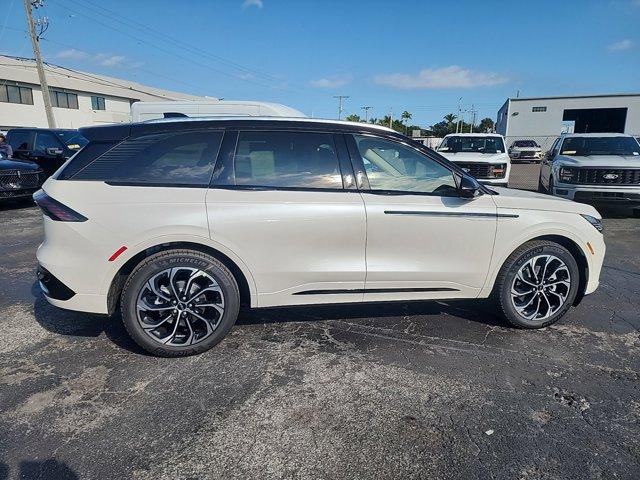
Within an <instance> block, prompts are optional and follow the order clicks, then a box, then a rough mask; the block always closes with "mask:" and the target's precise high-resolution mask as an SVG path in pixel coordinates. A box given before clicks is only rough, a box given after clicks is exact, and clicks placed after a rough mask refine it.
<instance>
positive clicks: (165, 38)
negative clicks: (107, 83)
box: [71, 0, 279, 81]
mask: <svg viewBox="0 0 640 480" xmlns="http://www.w3.org/2000/svg"><path fill="white" fill-rule="evenodd" d="M71 1H73V2H74V3H75V4H76V5H78V6H80V7H82V8H86V9H87V10H89V11H92V12H93V13H98V14H100V15H104V14H103V13H99V12H97V11H96V10H95V8H98V9H100V10H102V11H103V12H106V13H107V15H109V16H110V17H111V18H113V19H115V20H116V21H119V22H120V23H122V24H124V25H126V24H127V23H128V24H129V26H133V27H134V28H135V29H136V30H140V29H141V28H142V29H144V30H147V31H148V32H149V33H150V34H151V35H153V36H154V37H156V38H158V39H160V40H161V41H164V42H165V43H169V44H171V45H175V44H179V45H184V46H185V47H186V48H188V49H191V50H194V51H197V52H199V53H200V55H204V56H207V57H209V58H211V59H214V60H216V61H218V62H220V63H223V64H226V65H227V66H230V67H232V68H235V69H237V70H241V71H244V72H246V73H251V74H254V75H258V76H262V77H264V78H266V79H269V80H273V81H278V80H279V79H278V78H277V77H275V76H273V75H271V74H270V73H266V72H262V71H260V70H257V69H255V68H250V67H246V66H244V65H241V64H239V63H237V62H234V61H233V60H229V59H227V58H224V57H221V56H219V55H215V54H213V53H211V52H209V51H207V50H205V49H203V48H200V47H198V46H196V45H192V44H190V43H187V42H185V41H183V40H180V39H179V38H175V37H171V36H169V35H167V34H166V33H165V32H159V31H157V30H156V29H154V28H152V27H150V26H149V25H146V24H144V23H141V22H139V21H137V20H134V19H132V18H129V17H125V16H124V15H121V14H120V13H118V12H115V11H113V10H110V9H108V8H105V7H103V6H102V5H98V4H95V3H93V2H91V1H89V0H71ZM78 1H80V2H81V4H79V3H78ZM83 4H84V5H83ZM87 5H90V6H91V7H89V6H87ZM92 7H93V8H92Z"/></svg>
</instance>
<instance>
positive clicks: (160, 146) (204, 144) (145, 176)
mask: <svg viewBox="0 0 640 480" xmlns="http://www.w3.org/2000/svg"><path fill="white" fill-rule="evenodd" d="M221 141H222V132H219V131H199V132H182V133H174V134H162V135H148V136H145V137H139V138H135V139H131V140H127V141H125V142H123V143H121V144H120V145H118V146H116V147H115V148H113V149H111V150H110V151H108V152H107V153H106V154H104V155H102V156H101V157H99V158H98V159H97V160H96V161H94V162H93V163H91V164H89V165H88V166H87V167H86V168H84V169H83V170H81V171H80V172H78V173H77V174H76V175H75V176H74V177H73V179H74V180H100V181H111V182H123V183H136V184H145V183H147V184H155V185H185V186H208V185H209V180H210V178H211V173H212V171H213V163H214V161H215V158H216V156H217V155H218V150H219V149H220V143H221Z"/></svg>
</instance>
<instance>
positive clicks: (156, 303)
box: [121, 250, 240, 357]
mask: <svg viewBox="0 0 640 480" xmlns="http://www.w3.org/2000/svg"><path fill="white" fill-rule="evenodd" d="M239 308H240V294H239V290H238V284H237V283H236V280H235V278H234V277H233V275H232V274H231V272H230V271H229V269H228V268H227V267H226V266H225V265H224V264H223V263H222V262H220V261H219V260H218V259H216V258H214V257H212V256H211V255H207V254H205V253H202V252H197V251H192V250H167V251H164V252H159V253H157V254H155V255H152V256H150V257H148V258H146V259H145V260H144V261H142V263H140V264H139V265H138V266H137V267H136V268H135V270H133V272H131V275H129V277H128V279H127V281H126V283H125V285H124V288H123V290H122V298H121V312H122V321H123V323H124V326H125V328H126V329H127V331H128V332H129V335H131V338H133V340H134V341H135V342H136V343H137V344H138V345H139V346H140V347H142V348H143V349H145V350H146V351H148V352H150V353H152V354H154V355H158V356H162V357H178V356H187V355H193V354H197V353H202V352H204V351H206V350H209V349H210V348H211V347H213V346H214V345H216V344H217V343H218V342H220V341H221V340H222V339H223V338H224V337H225V336H226V335H227V333H229V331H230V330H231V327H233V325H234V323H235V321H236V319H237V317H238V311H239Z"/></svg>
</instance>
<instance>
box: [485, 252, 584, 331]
mask: <svg viewBox="0 0 640 480" xmlns="http://www.w3.org/2000/svg"><path fill="white" fill-rule="evenodd" d="M579 284H580V270H579V268H578V264H577V262H576V260H575V258H574V257H573V255H572V254H571V252H569V251H568V250H567V249H566V248H564V247H563V246H562V245H559V244H557V243H554V242H550V241H546V240H534V241H530V242H527V243H525V244H524V245H522V246H521V247H519V248H518V249H517V250H516V251H514V252H513V253H512V254H511V255H510V256H509V258H507V260H506V261H505V263H504V265H503V266H502V268H501V270H500V273H499V274H498V278H497V280H496V289H495V292H494V294H495V295H496V300H497V303H498V306H499V308H500V310H501V311H502V314H503V315H504V317H505V318H506V320H507V321H508V322H509V323H510V324H512V325H514V326H516V327H520V328H542V327H546V326H548V325H551V324H552V323H555V322H557V321H558V320H559V319H560V318H561V317H562V316H563V315H564V314H566V313H567V311H568V310H569V309H570V308H571V306H572V305H573V302H574V300H575V298H576V295H577V293H578V286H579Z"/></svg>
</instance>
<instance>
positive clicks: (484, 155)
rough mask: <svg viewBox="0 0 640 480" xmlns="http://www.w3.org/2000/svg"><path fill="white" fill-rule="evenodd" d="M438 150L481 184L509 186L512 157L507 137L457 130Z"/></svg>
mask: <svg viewBox="0 0 640 480" xmlns="http://www.w3.org/2000/svg"><path fill="white" fill-rule="evenodd" d="M438 153H440V154H441V155H442V156H444V157H445V158H446V159H448V160H450V161H452V162H453V163H455V164H456V165H458V166H459V167H460V168H462V169H463V170H464V171H465V172H467V173H469V174H471V175H472V176H473V177H475V178H476V179H478V180H479V181H480V182H481V183H485V184H489V185H496V186H502V187H506V186H507V184H508V183H509V173H510V172H511V160H510V159H509V154H508V153H507V150H506V148H505V146H504V138H503V137H502V135H498V134H496V133H454V134H451V135H447V136H445V137H444V139H443V140H442V143H441V144H440V146H439V147H438Z"/></svg>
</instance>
